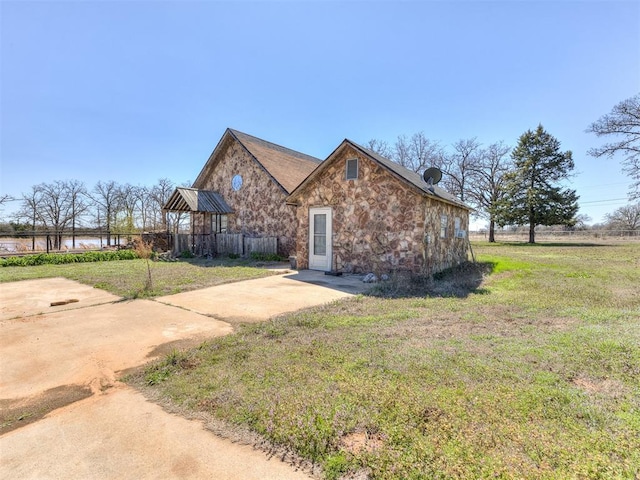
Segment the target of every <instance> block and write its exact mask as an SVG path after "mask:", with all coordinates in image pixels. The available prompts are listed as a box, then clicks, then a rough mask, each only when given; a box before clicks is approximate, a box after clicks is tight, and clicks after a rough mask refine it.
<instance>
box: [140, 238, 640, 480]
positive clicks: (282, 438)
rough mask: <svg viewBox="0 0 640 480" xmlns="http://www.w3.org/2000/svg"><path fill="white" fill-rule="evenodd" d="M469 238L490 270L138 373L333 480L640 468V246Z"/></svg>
mask: <svg viewBox="0 0 640 480" xmlns="http://www.w3.org/2000/svg"><path fill="white" fill-rule="evenodd" d="M474 250H475V251H476V253H477V255H478V258H479V260H480V263H481V265H484V266H483V267H482V266H481V267H463V268H462V269H460V270H452V271H450V272H447V273H445V274H443V275H442V276H440V278H439V279H436V280H435V281H434V284H433V285H431V286H429V287H428V288H425V289H417V290H416V291H414V292H413V293H412V294H405V295H396V296H395V297H396V298H385V297H382V296H378V297H373V296H371V297H370V296H358V297H354V298H351V299H349V300H346V301H342V302H337V303H334V304H330V305H326V306H323V307H318V308H314V309H310V310H306V311H303V312H298V313H294V314H290V315H286V316H283V317H280V318H276V319H273V320H271V321H268V322H264V323H261V324H250V325H244V326H241V327H240V328H239V330H238V331H237V333H235V334H234V335H231V336H227V337H224V338H217V339H212V340H210V341H208V342H206V343H204V344H202V345H201V346H200V347H198V348H196V349H193V350H189V351H186V352H182V353H180V354H179V355H173V356H170V357H168V358H166V359H164V360H161V361H159V362H157V363H154V364H151V365H150V366H149V367H148V368H147V369H146V370H145V371H144V372H141V373H140V374H139V376H138V377H137V378H134V379H132V381H134V382H137V383H139V384H141V385H145V384H146V385H152V387H151V388H153V389H154V390H157V391H158V393H160V394H161V395H162V396H163V397H165V398H168V399H170V401H171V402H172V403H173V404H174V405H178V406H180V408H183V409H187V410H193V411H200V412H206V413H207V414H208V415H211V416H212V417H215V418H217V419H219V420H222V421H224V422H227V423H228V424H229V425H240V426H243V427H247V428H249V429H251V430H252V431H254V432H257V433H259V434H260V435H262V436H263V437H264V438H266V439H267V440H268V441H269V442H271V443H272V444H273V445H278V446H280V447H283V448H287V449H289V450H291V451H293V452H296V453H297V454H298V455H300V456H302V457H304V458H306V459H308V460H310V461H312V462H314V463H315V464H317V465H321V466H322V467H323V471H324V475H325V478H330V479H333V478H340V477H341V476H347V477H348V476H349V475H352V476H354V475H358V474H361V475H365V476H368V477H369V478H375V479H405V478H488V477H492V478H493V477H500V478H531V479H534V478H535V479H538V478H550V479H551V478H553V479H555V478H635V476H637V474H638V472H639V471H640V437H639V436H638V427H639V426H640V388H639V387H638V386H639V385H640V367H638V366H639V365H640V298H639V297H638V294H637V289H635V290H633V291H629V286H630V285H636V286H637V285H639V284H640V269H639V268H637V267H638V265H640V253H639V250H638V249H637V245H613V246H611V245H602V246H599V245H593V246H589V247H585V246H581V245H548V246H543V245H535V246H530V247H529V246H522V245H511V244H501V245H489V244H478V245H475V246H474ZM478 269H479V271H478ZM490 271H493V272H494V273H491V274H489V272H490ZM575 272H579V273H580V275H572V273H575ZM465 275H466V277H465ZM478 276H480V280H478ZM438 282H444V283H445V284H446V285H445V286H442V285H440V286H439V285H438ZM439 289H441V290H442V291H439ZM443 291H444V292H452V291H453V292H459V293H460V292H464V294H461V295H455V294H454V295H448V294H443Z"/></svg>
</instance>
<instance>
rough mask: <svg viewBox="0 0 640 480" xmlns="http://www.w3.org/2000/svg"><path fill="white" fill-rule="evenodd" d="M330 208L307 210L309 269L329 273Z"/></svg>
mask: <svg viewBox="0 0 640 480" xmlns="http://www.w3.org/2000/svg"><path fill="white" fill-rule="evenodd" d="M331 238H332V236H331V208H329V207H322V208H310V209H309V268H310V269H311V270H324V271H325V272H329V271H331V267H332V262H331V259H332V255H331Z"/></svg>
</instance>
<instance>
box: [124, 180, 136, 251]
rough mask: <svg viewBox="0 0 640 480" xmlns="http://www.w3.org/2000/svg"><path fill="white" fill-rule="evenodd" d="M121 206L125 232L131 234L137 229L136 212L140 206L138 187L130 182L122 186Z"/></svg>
mask: <svg viewBox="0 0 640 480" xmlns="http://www.w3.org/2000/svg"><path fill="white" fill-rule="evenodd" d="M119 206H120V208H121V210H122V211H123V212H124V223H123V229H124V233H126V234H127V235H130V234H131V233H132V232H133V231H134V230H135V223H136V222H135V212H136V209H137V207H138V192H137V187H135V186H133V185H131V184H129V183H127V184H125V185H121V186H120V188H119ZM129 240H130V239H129Z"/></svg>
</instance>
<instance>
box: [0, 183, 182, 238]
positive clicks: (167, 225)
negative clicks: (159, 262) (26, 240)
mask: <svg viewBox="0 0 640 480" xmlns="http://www.w3.org/2000/svg"><path fill="white" fill-rule="evenodd" d="M175 188H176V184H175V183H174V182H173V181H171V180H169V179H167V178H161V179H159V180H158V182H157V183H156V184H155V185H152V186H145V185H131V184H129V183H125V184H120V183H117V182H115V181H113V180H109V181H99V182H98V183H96V184H95V185H94V186H93V187H92V188H87V186H86V185H85V184H84V183H83V182H81V181H79V180H54V181H52V182H50V183H41V184H38V185H34V186H32V187H31V189H30V190H29V191H28V192H27V193H23V194H22V196H21V198H20V199H17V201H19V203H20V206H19V209H18V210H17V212H16V213H15V214H14V215H13V220H12V221H10V222H8V223H5V224H4V226H3V230H8V232H7V233H21V232H29V233H31V232H43V231H46V232H49V233H53V234H54V237H55V238H54V240H53V247H54V248H60V245H61V243H62V236H63V234H64V235H67V236H68V235H71V236H73V237H75V234H76V233H77V232H78V231H79V230H87V229H92V230H99V231H104V232H106V233H107V245H110V244H111V234H112V233H126V234H131V233H135V232H144V231H166V230H168V229H172V228H173V227H175V226H176V224H177V223H179V221H180V217H179V216H177V215H163V212H162V207H163V206H164V205H165V203H166V202H167V201H168V200H169V197H170V196H171V194H172V193H173V191H174V189H175ZM7 200H9V198H8V197H6V196H5V197H4V198H3V199H0V202H3V201H7ZM74 247H75V245H74Z"/></svg>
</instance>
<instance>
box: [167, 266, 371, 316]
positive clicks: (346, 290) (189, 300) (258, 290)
mask: <svg viewBox="0 0 640 480" xmlns="http://www.w3.org/2000/svg"><path fill="white" fill-rule="evenodd" d="M319 287H322V288H319ZM368 288H369V285H367V284H365V283H362V280H361V277H359V276H357V275H342V276H332V275H325V274H324V272H317V271H313V270H302V271H300V272H295V271H294V272H290V271H289V272H286V273H283V274H282V275H273V276H270V277H264V278H259V279H255V280H247V281H244V282H238V283H229V284H225V285H217V286H215V287H209V288H203V289H201V290H193V291H191V292H184V293H178V294H175V295H167V296H164V297H158V298H156V301H157V302H160V303H164V304H167V305H174V306H177V307H181V308H184V309H187V310H191V311H193V312H198V313H201V314H204V315H210V316H212V317H214V318H217V319H219V320H225V321H236V322H258V321H263V320H266V319H268V318H271V317H273V316H276V315H281V314H283V313H288V312H294V311H297V310H300V309H303V308H308V307H313V306H316V305H322V304H325V303H330V302H333V301H335V300H339V299H342V298H347V297H351V296H353V295H356V294H359V293H363V292H365V291H366V290H367V289H368Z"/></svg>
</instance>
